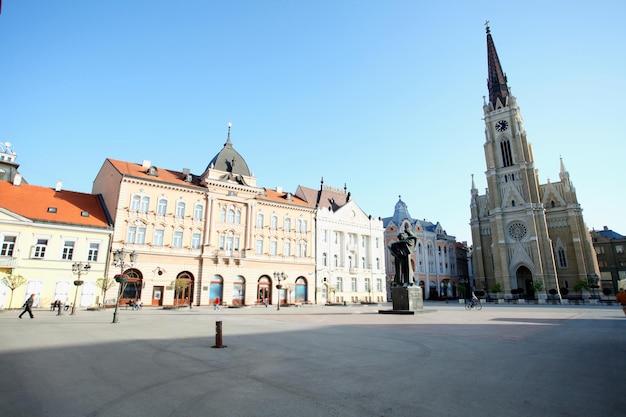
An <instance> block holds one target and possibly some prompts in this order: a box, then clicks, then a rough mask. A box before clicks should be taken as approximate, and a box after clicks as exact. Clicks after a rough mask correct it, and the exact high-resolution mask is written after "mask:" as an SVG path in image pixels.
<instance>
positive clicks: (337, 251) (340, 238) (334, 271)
mask: <svg viewBox="0 0 626 417" xmlns="http://www.w3.org/2000/svg"><path fill="white" fill-rule="evenodd" d="M296 196H297V197H299V198H301V199H303V200H304V201H306V202H307V203H308V204H309V205H310V206H311V207H314V208H315V210H316V211H315V260H316V272H315V279H316V283H317V285H316V288H317V292H316V300H317V302H318V303H321V304H326V303H343V302H350V303H358V302H381V301H386V300H387V295H386V285H385V265H384V252H385V249H384V244H383V239H384V238H383V222H382V220H381V219H380V218H375V217H372V216H368V215H366V214H365V213H364V212H363V210H361V208H360V207H359V206H358V205H357V204H356V202H355V201H354V200H353V199H352V196H351V194H350V193H349V192H348V191H347V189H346V188H345V187H344V188H343V189H339V188H335V187H329V186H327V185H324V181H322V183H321V185H320V188H319V189H317V190H315V189H312V188H308V187H304V186H299V187H298V189H297V191H296Z"/></svg>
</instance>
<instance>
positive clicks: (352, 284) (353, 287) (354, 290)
mask: <svg viewBox="0 0 626 417" xmlns="http://www.w3.org/2000/svg"><path fill="white" fill-rule="evenodd" d="M350 284H351V289H352V292H356V278H352V279H351V280H350Z"/></svg>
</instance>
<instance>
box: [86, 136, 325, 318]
mask: <svg viewBox="0 0 626 417" xmlns="http://www.w3.org/2000/svg"><path fill="white" fill-rule="evenodd" d="M256 183H257V179H256V178H255V177H254V176H253V175H251V173H250V170H249V169H248V165H247V163H246V161H245V160H244V159H243V158H242V157H241V155H240V154H239V153H238V152H237V151H236V150H235V149H234V148H233V146H232V143H231V139H230V127H229V129H228V137H227V140H226V143H225V144H224V147H223V148H222V150H221V151H220V152H219V153H218V154H217V155H216V156H215V157H214V158H213V160H212V161H211V162H210V163H209V164H208V166H207V168H206V170H205V171H204V172H203V173H202V174H201V175H194V174H192V173H191V172H190V171H189V170H188V169H182V170H181V171H174V170H170V169H164V168H159V167H156V166H154V165H152V164H151V163H150V162H149V161H143V162H142V163H131V162H125V161H118V160H113V159H107V160H106V161H105V162H104V164H103V165H102V168H101V169H100V171H99V173H98V175H97V177H96V179H95V181H94V186H93V193H94V194H102V196H103V199H104V202H105V204H106V207H107V208H108V210H109V211H110V213H111V214H112V217H113V219H114V224H115V233H114V236H113V244H112V253H115V252H116V251H118V253H120V252H119V251H121V250H123V251H124V253H125V254H129V253H134V254H135V255H136V260H135V262H134V263H133V264H131V263H130V257H128V256H127V257H125V258H124V259H123V260H122V262H117V263H116V266H115V268H114V269H113V270H111V271H110V273H109V275H110V276H113V275H114V274H120V273H124V274H126V275H128V276H129V281H128V283H127V285H126V287H125V289H124V292H123V295H122V298H121V303H124V302H126V301H129V300H131V299H141V300H142V302H143V304H144V305H153V306H187V305H189V306H190V307H191V305H211V304H213V303H214V302H215V300H216V298H218V297H219V299H220V301H221V302H222V303H224V304H227V305H231V306H239V305H255V304H257V305H260V304H262V302H263V301H264V300H265V301H266V302H267V303H268V304H275V303H278V302H279V299H280V303H281V304H283V303H287V304H297V303H305V302H311V301H312V300H313V299H314V294H315V288H314V286H315V280H314V272H315V259H314V254H313V238H314V230H313V225H314V223H313V215H314V208H311V207H309V205H308V204H307V203H306V202H305V201H303V200H302V199H300V198H298V197H296V196H294V195H293V194H291V193H289V192H283V191H282V190H281V189H280V188H278V189H275V190H272V189H267V188H262V187H259V186H257V184H256ZM277 286H280V287H282V288H280V289H278V288H277Z"/></svg>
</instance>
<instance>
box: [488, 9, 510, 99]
mask: <svg viewBox="0 0 626 417" xmlns="http://www.w3.org/2000/svg"><path fill="white" fill-rule="evenodd" d="M485 27H486V30H487V67H488V69H487V70H488V73H489V78H487V88H489V103H491V105H492V106H493V108H494V109H496V108H498V107H501V106H506V105H507V98H508V97H509V87H508V86H507V85H506V81H507V80H506V74H505V73H504V71H502V66H501V65H500V59H498V52H496V46H495V44H494V43H493V38H492V37H491V30H490V29H489V21H488V20H487V21H486V22H485ZM498 100H500V104H501V106H498Z"/></svg>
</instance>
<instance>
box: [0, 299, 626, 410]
mask: <svg viewBox="0 0 626 417" xmlns="http://www.w3.org/2000/svg"><path fill="white" fill-rule="evenodd" d="M390 308H391V305H390V304H382V305H367V306H360V305H359V306H354V307H353V306H346V307H344V306H316V305H306V306H302V307H299V308H296V307H286V306H281V308H280V310H277V309H276V306H270V307H268V308H264V307H246V308H237V309H233V308H222V309H221V310H219V311H214V310H213V309H212V308H210V307H193V308H192V309H188V308H184V309H182V308H181V309H178V310H164V309H160V308H150V307H144V308H143V309H142V310H139V311H133V310H126V309H124V308H121V309H120V310H119V315H118V317H119V322H118V323H115V324H113V323H112V318H113V311H112V310H111V309H107V310H98V311H87V310H83V309H81V310H78V311H77V313H76V314H75V315H69V314H67V313H64V314H63V315H61V316H57V315H56V312H50V311H48V310H35V311H34V314H35V318H34V319H32V320H31V319H29V318H24V319H22V320H18V319H17V316H18V314H19V313H20V310H9V311H7V310H4V311H2V312H0V329H1V331H0V369H1V370H2V373H3V375H2V378H0V381H1V382H0V392H1V394H0V416H7V417H8V416H10V417H19V416H29V417H33V416H46V417H48V416H49V417H56V416H59V417H60V416H63V417H68V416H70V417H73V416H89V417H101V416H102V417H104V416H116V417H123V416H132V417H137V416H154V417H160V416H179V417H180V416H235V417H236V416H246V417H250V416H269V415H271V416H304V417H306V416H342V417H343V416H381V417H382V416H384V417H391V416H424V417H440V416H441V417H443V416H461V415H480V416H498V417H508V416H511V417H512V416H529V415H532V416H570V417H571V416H609V417H610V416H622V415H623V410H625V409H626V396H625V395H624V392H623V385H622V384H623V379H624V377H623V375H624V372H625V371H626V316H624V314H623V312H622V311H621V309H620V307H619V306H588V305H586V306H564V305H563V306H561V305H556V306H553V305H486V306H485V307H484V308H483V310H481V311H465V310H464V308H463V305H462V304H457V303H443V302H429V301H426V302H425V303H424V310H423V311H422V312H421V313H420V314H415V315H391V314H379V313H378V310H380V309H390ZM426 313H428V314H426ZM218 322H221V326H222V341H223V345H225V346H226V347H224V348H221V349H218V348H214V347H213V346H215V344H216V327H217V323H218Z"/></svg>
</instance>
